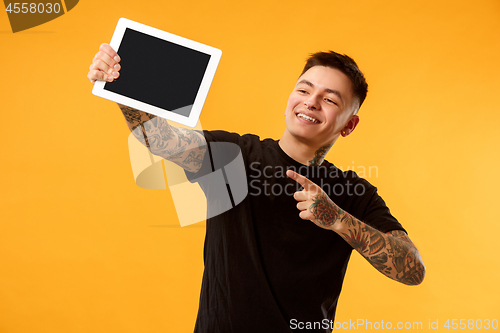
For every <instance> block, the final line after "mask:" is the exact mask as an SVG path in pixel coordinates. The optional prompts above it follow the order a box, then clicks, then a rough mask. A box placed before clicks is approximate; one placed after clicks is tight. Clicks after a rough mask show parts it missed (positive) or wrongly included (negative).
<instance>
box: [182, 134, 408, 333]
mask: <svg viewBox="0 0 500 333" xmlns="http://www.w3.org/2000/svg"><path fill="white" fill-rule="evenodd" d="M204 135H205V139H206V140H207V142H208V143H209V153H207V154H205V160H204V161H203V165H202V168H201V170H200V171H198V172H197V173H196V174H193V173H189V172H186V174H187V176H188V178H189V179H190V180H194V179H197V178H198V179H199V178H200V176H202V175H206V174H209V173H210V172H213V170H214V165H213V161H210V156H215V155H217V153H218V152H217V151H214V150H217V149H224V148H222V147H223V146H219V145H216V144H210V143H214V142H231V143H234V144H236V145H238V146H239V147H240V149H241V153H242V156H243V161H244V165H245V169H246V170H245V171H246V178H247V182H248V195H247V196H246V197H245V199H244V200H243V201H241V202H240V203H239V204H237V205H236V206H235V207H234V208H232V209H230V210H228V211H226V212H224V213H222V214H220V215H217V216H215V217H212V218H209V219H207V231H206V238H205V249H204V261H205V271H204V274H203V282H202V289H201V295H200V306H199V311H198V318H197V321H196V327H195V332H196V333H219V332H220V333H229V332H235V333H236V332H237V333H247V332H248V333H256V332H272V333H290V332H331V329H330V328H326V325H330V321H333V319H334V316H335V310H336V306H337V301H338V298H339V295H340V290H341V287H342V281H343V279H344V274H345V272H346V269H347V263H348V261H349V257H350V255H351V251H352V247H351V246H350V245H349V244H348V243H347V242H345V241H344V240H343V239H342V238H341V237H340V236H339V235H338V234H336V233H335V232H333V231H329V230H325V229H322V228H320V227H318V226H316V225H315V224H314V223H312V222H311V221H306V220H302V219H301V218H300V217H299V211H298V209H297V207H296V205H297V201H296V200H295V199H294V198H293V193H294V192H295V191H297V190H300V189H301V188H300V185H299V184H298V183H296V182H295V181H294V180H292V179H290V178H289V177H287V176H286V174H285V172H286V170H287V169H293V170H294V171H296V172H298V173H300V174H302V175H303V176H305V177H307V178H309V179H310V180H311V181H313V182H314V183H316V184H318V185H320V186H321V187H322V188H323V190H324V191H325V192H326V193H327V194H328V195H329V196H330V198H331V199H332V200H333V201H334V202H335V203H336V204H337V205H339V206H340V207H341V208H342V209H343V210H345V211H347V212H349V213H350V214H351V215H353V216H355V217H356V218H358V219H359V220H361V221H363V222H365V223H367V224H369V225H371V226H373V227H375V228H376V229H378V230H380V231H382V232H388V231H391V230H395V229H399V230H404V229H403V227H402V226H401V224H399V222H398V221H397V220H396V219H395V218H394V217H393V216H392V215H391V213H390V211H389V209H388V208H387V206H386V205H385V202H384V201H383V200H382V198H381V197H380V196H379V195H378V194H377V189H376V188H375V187H374V186H372V185H371V184H370V183H368V182H367V181H366V180H364V179H362V178H360V177H358V176H357V175H356V173H354V172H352V171H347V172H341V171H340V170H339V169H338V168H336V167H335V166H334V165H333V164H331V163H329V162H327V161H325V162H324V163H323V164H322V165H321V166H317V167H308V166H304V165H302V164H300V163H299V162H297V161H295V160H293V159H292V158H290V157H289V156H288V155H287V154H285V152H283V150H282V149H281V148H280V146H279V144H278V141H275V140H272V139H265V140H262V141H261V140H260V139H259V137H258V136H255V135H251V134H247V135H243V136H240V135H238V134H235V133H228V132H224V131H204ZM215 169H217V166H215ZM200 185H201V187H202V188H203V190H204V191H205V192H206V195H207V196H208V195H209V194H208V193H207V192H209V191H210V186H207V184H200ZM300 323H302V324H300ZM307 323H309V325H315V326H311V327H316V329H310V330H307V329H299V327H307V326H305V325H307ZM302 325H304V326H302ZM329 327H330V326H329Z"/></svg>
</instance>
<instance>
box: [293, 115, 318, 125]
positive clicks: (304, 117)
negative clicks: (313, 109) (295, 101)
mask: <svg viewBox="0 0 500 333" xmlns="http://www.w3.org/2000/svg"><path fill="white" fill-rule="evenodd" d="M297 117H300V118H303V119H305V120H309V121H312V122H313V123H316V124H319V121H318V120H316V119H314V118H312V117H309V116H306V115H305V114H302V113H298V114H297Z"/></svg>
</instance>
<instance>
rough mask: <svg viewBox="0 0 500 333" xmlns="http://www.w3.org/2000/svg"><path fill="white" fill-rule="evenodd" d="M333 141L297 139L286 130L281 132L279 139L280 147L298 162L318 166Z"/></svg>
mask: <svg viewBox="0 0 500 333" xmlns="http://www.w3.org/2000/svg"><path fill="white" fill-rule="evenodd" d="M333 143H334V142H332V143H329V144H326V145H323V146H321V145H318V144H312V143H310V142H307V141H305V140H299V139H297V138H295V137H294V136H292V135H291V134H290V133H289V132H288V131H285V133H283V136H282V137H281V139H280V141H279V145H280V147H281V149H282V150H283V151H284V152H285V154H287V155H288V156H290V157H291V158H293V159H294V160H296V161H297V162H299V163H302V164H304V165H309V166H318V165H321V164H322V163H323V161H324V160H325V156H326V153H328V151H329V150H330V148H331V147H332V146H333Z"/></svg>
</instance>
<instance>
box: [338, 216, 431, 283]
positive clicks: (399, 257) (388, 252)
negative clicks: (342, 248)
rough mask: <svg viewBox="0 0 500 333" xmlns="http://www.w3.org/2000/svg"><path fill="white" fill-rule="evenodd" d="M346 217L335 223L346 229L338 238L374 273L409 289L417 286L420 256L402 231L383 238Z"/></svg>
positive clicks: (422, 269) (421, 271)
mask: <svg viewBox="0 0 500 333" xmlns="http://www.w3.org/2000/svg"><path fill="white" fill-rule="evenodd" d="M343 214H345V215H344V216H342V217H341V218H340V219H339V220H338V221H339V223H342V224H345V226H346V227H347V228H346V229H344V231H342V232H341V233H339V234H340V236H342V238H344V239H345V240H346V241H347V242H348V243H349V244H350V245H351V246H352V247H353V248H354V249H355V250H357V251H358V252H359V253H361V255H363V256H364V257H365V258H366V259H367V260H368V262H369V263H370V264H371V265H372V266H373V267H375V268H376V269H377V270H379V271H380V272H382V273H383V274H385V275H387V276H388V277H390V278H392V279H394V280H396V281H399V282H402V283H404V284H408V285H417V284H420V283H421V282H422V280H423V279H424V275H425V266H424V264H423V262H422V258H421V257H420V254H419V252H418V250H417V248H416V247H415V245H413V243H412V242H411V240H410V238H409V237H408V235H407V234H406V233H405V232H404V231H402V230H394V231H391V232H389V233H388V234H384V233H382V232H380V231H378V230H376V229H375V228H372V227H371V226H369V225H367V224H365V223H363V222H361V221H359V220H357V219H355V218H354V217H352V216H351V215H350V214H348V213H346V212H343Z"/></svg>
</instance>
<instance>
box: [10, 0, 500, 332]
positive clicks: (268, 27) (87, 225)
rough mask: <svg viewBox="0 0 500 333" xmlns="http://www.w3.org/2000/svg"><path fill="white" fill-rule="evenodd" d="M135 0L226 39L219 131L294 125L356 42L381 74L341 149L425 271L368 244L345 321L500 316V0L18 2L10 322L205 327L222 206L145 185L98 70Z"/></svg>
mask: <svg viewBox="0 0 500 333" xmlns="http://www.w3.org/2000/svg"><path fill="white" fill-rule="evenodd" d="M120 17H126V18H129V19H132V20H135V21H139V22H142V23H144V24H147V25H150V26H153V27H156V28H159V29H162V30H166V31H169V32H171V33H174V34H177V35H181V36H183V37H187V38H190V39H193V40H196V41H199V42H202V43H205V44H208V45H212V46H214V47H217V48H220V49H222V51H223V56H222V60H221V63H220V66H219V69H218V72H217V74H216V77H215V80H214V82H213V85H212V88H211V91H210V93H209V95H208V99H207V102H206V104H205V108H204V110H203V113H202V116H201V121H202V123H203V127H204V128H205V129H224V130H230V131H234V132H239V133H248V132H251V133H255V134H258V135H260V136H261V137H273V138H279V137H280V136H281V134H282V132H283V130H284V118H283V112H284V109H285V105H286V101H287V98H288V94H289V92H290V90H291V89H292V87H293V85H294V83H295V80H296V78H297V76H298V74H299V73H300V70H301V68H302V66H303V62H304V59H305V58H306V57H307V55H308V53H311V52H314V51H319V50H328V49H333V50H336V51H339V52H343V53H347V54H348V55H351V56H352V57H353V58H354V59H356V61H357V62H358V64H359V66H360V67H361V69H362V70H363V71H364V72H365V75H366V77H367V79H368V83H369V85H370V87H369V90H370V91H369V94H368V98H367V100H366V102H365V105H363V107H362V108H361V111H360V117H361V122H360V124H359V126H358V128H357V129H356V131H355V132H354V133H353V135H351V136H349V137H348V138H345V139H341V140H340V141H339V142H338V143H337V144H336V145H335V146H334V148H333V149H332V150H331V151H330V153H329V154H328V157H327V158H328V160H330V161H332V162H333V163H335V164H336V165H338V166H341V167H343V168H344V169H346V168H354V169H355V170H356V171H361V170H362V168H363V167H364V168H366V176H367V177H368V178H369V180H370V181H371V182H372V183H373V184H375V185H376V186H377V187H378V188H379V191H380V194H381V195H382V196H383V198H384V199H385V200H386V201H387V202H388V204H389V207H390V208H391V210H392V211H393V213H394V215H395V216H396V217H397V218H398V219H399V220H400V221H401V222H402V223H403V225H404V226H405V227H406V228H407V230H408V231H409V235H410V237H411V238H412V240H413V241H414V243H416V245H417V246H418V248H419V249H420V251H421V253H422V256H423V259H424V262H425V264H426V266H427V276H426V279H425V281H424V283H423V284H422V285H420V286H418V287H406V286H403V285H399V284H397V283H396V282H393V281H391V280H389V279H387V278H385V277H384V276H382V275H381V274H380V273H378V272H376V271H375V270H374V269H373V268H372V267H371V266H370V265H368V264H367V263H366V262H364V259H362V258H361V257H360V256H359V255H358V254H356V253H354V254H353V258H352V261H351V264H350V267H349V269H348V272H347V278H346V282H345V286H344V289H343V292H342V295H341V297H340V303H339V308H338V311H337V321H338V322H349V320H351V321H356V320H365V321H370V322H372V323H374V322H381V321H384V322H392V323H393V324H394V325H396V323H398V322H402V323H406V322H410V323H413V322H421V323H422V324H423V327H422V329H421V331H424V330H428V326H429V321H431V322H433V323H434V322H436V321H437V320H438V325H439V326H438V327H439V330H443V331H448V329H447V328H445V327H443V325H444V324H445V322H446V320H447V319H465V320H467V321H468V320H469V319H474V320H476V319H481V320H482V321H483V324H484V322H485V320H486V319H489V320H493V319H496V320H500V311H499V310H500V300H499V295H500V287H499V285H498V281H500V256H499V255H498V244H499V235H500V227H499V224H498V221H499V218H498V214H497V212H496V208H495V207H497V202H496V201H497V199H498V194H497V189H498V188H499V186H500V177H499V174H498V172H499V157H498V147H499V144H500V140H499V139H500V138H499V131H498V126H499V120H500V113H499V102H498V100H497V98H498V93H499V91H500V79H499V78H500V66H499V64H500V42H499V38H498V36H500V2H499V1H498V0H478V1H475V2H470V1H463V0H460V1H457V0H455V1H451V0H449V1H435V0H425V1H408V2H407V1H401V0H397V1H396V0H391V1H372V0H363V1H361V0H360V1H339V0H335V1H326V0H318V1H296V0H290V1H268V0H267V1H262V0H257V1H251V2H250V1H220V0H215V1H206V0H195V1H186V2H182V1H157V0H153V1H130V0H122V1H117V0H114V1H107V0H104V1H97V0H82V1H80V3H79V4H78V5H77V6H76V7H75V8H74V9H73V10H72V11H71V12H68V13H67V14H65V15H64V16H61V17H59V18H57V19H55V20H53V21H50V22H48V23H46V24H43V25H40V26H38V27H35V28H33V29H30V30H26V31H24V32H19V33H15V34H13V33H12V32H11V30H10V26H9V23H8V20H7V15H6V13H5V12H4V13H1V14H0V40H1V44H0V45H1V54H0V60H1V62H0V63H1V65H2V66H1V76H2V80H1V83H0V84H1V89H0V105H1V113H2V119H3V126H2V129H1V130H0V140H1V141H0V142H1V154H0V156H1V157H0V159H1V163H0V168H1V174H0V177H1V178H0V180H1V183H0V184H1V192H0V193H1V194H0V196H1V201H0V205H1V206H0V208H1V215H0V216H1V217H0V332H2V333H20V332H23V333H24V332H50V333H59V332H61V333H63V332H64V333H67V332H72V333H77V332H78V333H79V332H82V333H83V332H85V333H87V332H96V333H100V332H107V333H109V332H120V333H125V332H134V333H136V332H192V330H193V327H194V321H195V317H196V312H197V307H198V297H199V290H200V284H201V274H202V270H203V261H202V250H203V240H204V233H205V228H204V224H203V223H199V224H195V225H192V226H189V227H185V228H180V227H179V224H178V221H177V217H176V213H175V209H174V206H173V203H172V198H171V195H170V192H169V191H168V190H144V189H141V188H139V187H137V186H136V185H135V183H134V180H133V176H132V171H131V167H130V160H129V155H128V148H127V136H128V129H127V127H126V125H125V122H124V120H123V117H122V115H121V113H120V111H119V109H118V107H117V106H116V104H114V103H112V102H109V101H106V100H104V99H100V98H98V97H95V96H93V95H92V94H91V88H92V85H91V84H90V83H89V82H88V80H87V78H86V74H87V70H88V66H89V65H90V63H91V60H92V58H93V56H94V54H95V53H96V51H97V49H98V47H99V45H100V43H102V42H109V40H110V38H111V35H112V33H113V30H114V27H115V25H116V23H117V21H118V19H119V18H120ZM151 74H152V75H154V73H151ZM370 166H371V167H372V168H371V171H372V172H371V174H369V173H368V167H370ZM375 171H376V172H375ZM497 208H498V207H497ZM304 223H306V222H304ZM255 320H258V318H255ZM450 325H451V321H450ZM483 329H484V328H483ZM498 329H499V330H500V328H498ZM359 330H370V329H366V328H359ZM414 330H417V329H414ZM467 330H468V329H467ZM490 330H491V328H490ZM434 331H435V330H434Z"/></svg>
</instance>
